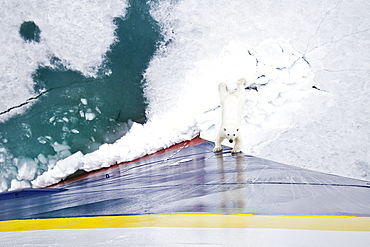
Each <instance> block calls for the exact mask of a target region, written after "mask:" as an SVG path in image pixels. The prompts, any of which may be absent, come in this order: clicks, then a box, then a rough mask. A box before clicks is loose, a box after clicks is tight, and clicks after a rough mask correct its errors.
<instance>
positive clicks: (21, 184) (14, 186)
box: [9, 179, 31, 191]
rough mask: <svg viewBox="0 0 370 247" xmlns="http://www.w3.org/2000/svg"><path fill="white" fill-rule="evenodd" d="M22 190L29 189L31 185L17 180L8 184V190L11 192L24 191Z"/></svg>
mask: <svg viewBox="0 0 370 247" xmlns="http://www.w3.org/2000/svg"><path fill="white" fill-rule="evenodd" d="M24 188H31V183H30V182H29V181H26V180H22V181H19V180H17V179H13V180H12V181H11V182H10V189H9V191H11V190H18V189H24Z"/></svg>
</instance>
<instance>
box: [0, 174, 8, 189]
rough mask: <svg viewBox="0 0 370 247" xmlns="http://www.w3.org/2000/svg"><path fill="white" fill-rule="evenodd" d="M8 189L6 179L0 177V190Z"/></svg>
mask: <svg viewBox="0 0 370 247" xmlns="http://www.w3.org/2000/svg"><path fill="white" fill-rule="evenodd" d="M7 189H8V180H7V179H6V178H4V177H0V192H2V191H5V190H7Z"/></svg>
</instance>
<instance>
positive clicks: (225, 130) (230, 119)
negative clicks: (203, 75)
mask: <svg viewBox="0 0 370 247" xmlns="http://www.w3.org/2000/svg"><path fill="white" fill-rule="evenodd" d="M246 85H247V80H246V79H245V78H242V79H239V80H238V88H237V90H236V91H235V92H232V93H230V92H229V91H228V88H227V86H226V84H225V83H221V84H220V85H218V90H219V92H220V100H221V107H222V122H221V128H220V130H219V132H218V135H217V137H216V141H215V148H214V149H213V151H214V152H220V151H222V146H221V142H222V141H223V140H224V139H228V140H229V142H230V143H233V142H235V144H234V148H233V149H232V150H231V152H232V153H239V152H241V146H242V134H241V133H240V124H241V120H242V113H243V105H244V102H245V101H246V93H245V87H246Z"/></svg>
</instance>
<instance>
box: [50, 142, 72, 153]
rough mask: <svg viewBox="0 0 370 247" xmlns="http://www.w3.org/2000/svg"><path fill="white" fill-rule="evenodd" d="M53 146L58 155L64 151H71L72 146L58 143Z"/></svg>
mask: <svg viewBox="0 0 370 247" xmlns="http://www.w3.org/2000/svg"><path fill="white" fill-rule="evenodd" d="M51 146H52V147H53V149H54V151H55V152H57V153H60V152H62V151H65V150H69V149H71V147H70V146H68V145H66V144H59V143H57V142H54V144H52V145H51Z"/></svg>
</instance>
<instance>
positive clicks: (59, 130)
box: [0, 1, 161, 186]
mask: <svg viewBox="0 0 370 247" xmlns="http://www.w3.org/2000/svg"><path fill="white" fill-rule="evenodd" d="M145 2H146V1H131V2H130V7H129V8H128V9H127V11H128V12H127V14H126V16H125V17H124V18H115V19H114V23H115V24H116V26H117V29H116V37H117V41H116V42H115V43H114V44H112V45H111V47H110V51H108V52H107V53H106V54H105V60H104V63H103V65H102V66H101V67H100V69H99V72H98V73H97V77H85V76H84V75H83V74H82V73H80V72H77V71H72V70H68V69H66V68H65V66H63V65H62V63H61V61H60V59H59V58H57V57H53V58H52V64H54V65H55V67H54V68H51V67H41V66H39V67H38V68H37V70H36V71H34V73H33V80H34V89H33V90H34V91H35V92H36V96H35V97H34V98H32V99H30V100H29V102H30V103H28V102H25V103H24V104H31V103H32V105H31V106H30V107H29V108H28V109H27V110H26V111H25V112H24V113H22V114H20V115H15V116H13V117H12V118H10V119H7V120H6V121H5V122H2V123H0V140H2V145H3V148H5V149H6V150H7V151H6V154H4V153H2V154H1V155H2V157H1V161H2V162H0V166H1V167H0V175H2V176H5V177H7V181H8V183H9V181H10V180H11V179H12V178H15V177H16V170H15V169H14V167H15V166H17V164H15V162H16V161H17V159H19V158H29V159H35V158H37V157H39V155H40V154H42V155H43V156H44V157H48V156H49V157H51V156H53V159H54V160H55V159H56V160H58V159H62V158H65V157H66V156H69V155H70V154H71V153H74V152H76V151H82V152H83V153H88V152H91V151H94V150H96V149H97V148H98V147H99V146H100V145H101V144H103V143H112V142H114V141H115V140H117V139H118V138H120V137H121V136H123V135H124V134H125V133H126V132H127V131H128V129H129V127H130V122H131V120H132V121H134V122H139V123H144V122H145V121H146V116H145V109H146V100H145V98H144V95H143V88H142V85H143V83H144V81H143V76H142V75H143V72H144V71H145V69H146V68H147V66H148V63H149V61H150V59H151V57H152V56H153V54H154V52H155V51H156V49H157V44H158V42H159V41H160V40H161V35H160V30H159V27H158V26H157V23H156V22H155V21H154V20H153V19H152V17H151V16H150V14H149V6H148V5H147V4H146V3H145ZM19 35H20V36H21V37H22V38H23V39H24V42H39V41H40V37H41V38H42V35H43V33H42V28H39V27H38V26H37V23H36V21H35V22H33V20H30V21H27V22H24V23H23V24H22V25H21V27H19ZM0 83H5V82H0ZM15 108H17V106H14V109H15ZM14 109H13V108H12V109H8V112H10V111H12V110H14ZM3 114H6V113H5V112H4V113H3ZM56 143H57V145H59V148H58V147H56V146H55V145H56ZM0 147H1V146H0ZM60 149H64V152H59V151H60ZM2 150H3V151H4V149H2ZM58 152H59V153H58ZM14 158H17V159H14ZM37 162H38V168H37V169H38V171H37V174H41V173H42V172H43V171H45V170H47V164H45V162H44V164H43V163H42V162H40V160H36V163H37ZM8 186H9V185H8Z"/></svg>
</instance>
